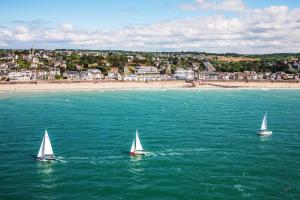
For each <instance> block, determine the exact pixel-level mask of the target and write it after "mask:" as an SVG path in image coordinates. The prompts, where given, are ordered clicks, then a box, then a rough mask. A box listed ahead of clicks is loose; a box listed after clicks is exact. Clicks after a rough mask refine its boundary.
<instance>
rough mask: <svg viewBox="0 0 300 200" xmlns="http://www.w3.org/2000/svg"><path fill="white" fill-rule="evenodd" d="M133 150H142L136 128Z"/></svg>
mask: <svg viewBox="0 0 300 200" xmlns="http://www.w3.org/2000/svg"><path fill="white" fill-rule="evenodd" d="M135 150H137V151H143V147H142V145H141V142H140V138H139V134H138V130H136V134H135Z"/></svg>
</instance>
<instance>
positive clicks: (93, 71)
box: [0, 49, 300, 83]
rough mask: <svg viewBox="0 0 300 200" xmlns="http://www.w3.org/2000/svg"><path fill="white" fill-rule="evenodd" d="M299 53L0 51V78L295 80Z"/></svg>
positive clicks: (299, 57)
mask: <svg viewBox="0 0 300 200" xmlns="http://www.w3.org/2000/svg"><path fill="white" fill-rule="evenodd" d="M299 71H300V55H299V54H270V55H237V54H208V53H201V52H127V51H96V50H95V51H92V50H64V49H62V50H43V49H30V50H0V80H1V82H2V83H3V82H5V83H6V82H25V81H54V80H66V81H97V80H111V81H113V80H123V81H162V80H187V81H192V80H203V81H205V80H224V81H225V80H241V81H242V80H243V81H260V80H272V81H281V80H297V81H298V80H299Z"/></svg>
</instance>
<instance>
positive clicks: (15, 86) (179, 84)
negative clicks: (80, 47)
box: [0, 81, 300, 92]
mask: <svg viewBox="0 0 300 200" xmlns="http://www.w3.org/2000/svg"><path fill="white" fill-rule="evenodd" d="M185 88H186V89H193V88H196V89H201V88H225V89H226V88H258V89H259V88H261V89H263V88H270V89H272V88H273V89H275V88H278V89H280V88H281V89H285V88H286V89H300V83H297V82H270V81H265V82H245V81H243V82H242V81H205V82H201V81H200V82H195V83H187V82H185V81H155V82H147V83H146V82H124V81H97V82H66V81H62V82H59V81H58V82H48V81H46V82H43V81H41V82H33V83H1V84H0V92H5V91H45V90H46V91H47V90H50V91H53V90H60V91H69V90H139V89H185Z"/></svg>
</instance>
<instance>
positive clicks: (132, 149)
mask: <svg viewBox="0 0 300 200" xmlns="http://www.w3.org/2000/svg"><path fill="white" fill-rule="evenodd" d="M130 152H135V145H134V140H133V141H132V145H131V149H130Z"/></svg>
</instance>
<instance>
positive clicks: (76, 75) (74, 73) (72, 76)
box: [64, 71, 80, 80]
mask: <svg viewBox="0 0 300 200" xmlns="http://www.w3.org/2000/svg"><path fill="white" fill-rule="evenodd" d="M64 77H67V79H68V80H80V75H79V73H78V72H77V71H68V72H67V73H64Z"/></svg>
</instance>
